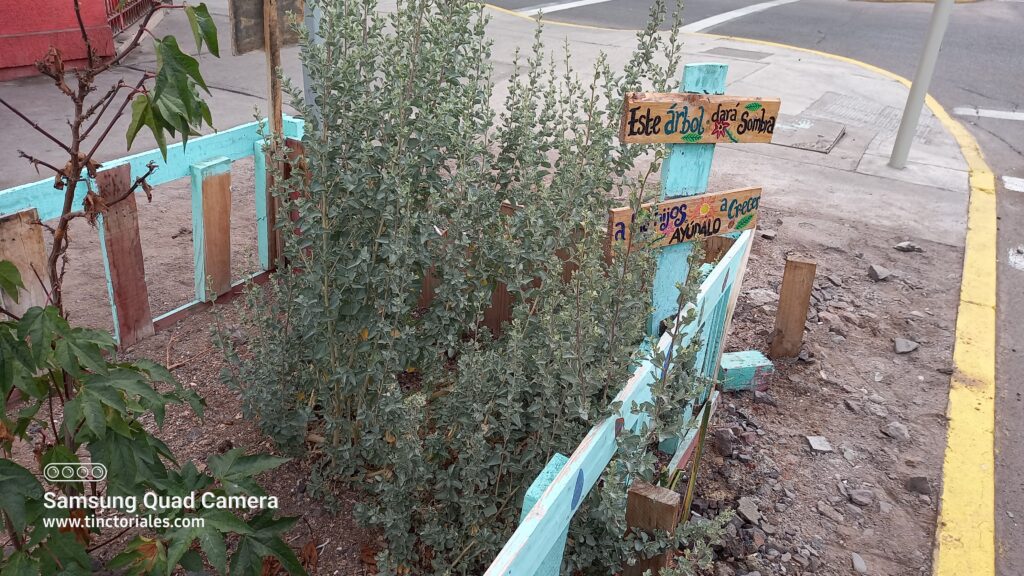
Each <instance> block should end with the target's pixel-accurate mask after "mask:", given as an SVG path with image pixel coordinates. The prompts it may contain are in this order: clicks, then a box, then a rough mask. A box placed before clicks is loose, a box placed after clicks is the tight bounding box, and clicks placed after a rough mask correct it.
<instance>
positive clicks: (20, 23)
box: [0, 0, 114, 80]
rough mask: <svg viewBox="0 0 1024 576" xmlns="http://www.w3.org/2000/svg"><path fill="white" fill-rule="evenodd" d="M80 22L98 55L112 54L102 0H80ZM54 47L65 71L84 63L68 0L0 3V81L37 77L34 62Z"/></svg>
mask: <svg viewBox="0 0 1024 576" xmlns="http://www.w3.org/2000/svg"><path fill="white" fill-rule="evenodd" d="M81 11H82V21H83V22H84V23H85V29H86V32H87V33H88V35H89V41H90V42H92V46H93V49H94V50H95V51H96V52H97V54H98V55H100V56H111V55H113V54H114V40H113V36H112V34H111V33H110V26H108V25H107V11H106V7H105V6H104V0H81ZM50 46H56V47H57V49H59V50H60V52H61V54H62V55H63V56H64V62H65V67H66V68H73V67H75V66H76V65H79V66H80V65H83V64H84V63H85V57H86V54H85V43H84V42H83V41H82V33H81V31H80V30H79V28H78V20H77V19H76V18H75V5H74V2H72V0H0V80H7V79H10V78H18V77H21V76H30V75H32V74H37V73H38V72H37V71H36V67H35V63H36V61H37V60H39V59H40V58H42V57H43V56H45V55H46V52H47V50H49V49H50Z"/></svg>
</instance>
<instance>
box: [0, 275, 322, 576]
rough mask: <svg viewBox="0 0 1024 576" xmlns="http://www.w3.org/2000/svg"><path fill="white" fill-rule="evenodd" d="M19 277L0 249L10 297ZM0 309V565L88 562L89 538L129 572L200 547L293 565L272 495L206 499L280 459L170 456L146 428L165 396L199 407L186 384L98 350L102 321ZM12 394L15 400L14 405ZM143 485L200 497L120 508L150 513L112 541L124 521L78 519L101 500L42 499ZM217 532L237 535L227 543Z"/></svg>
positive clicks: (97, 509) (154, 567) (158, 417)
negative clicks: (96, 324)
mask: <svg viewBox="0 0 1024 576" xmlns="http://www.w3.org/2000/svg"><path fill="white" fill-rule="evenodd" d="M22 286H23V284H22V279H21V275H20V274H19V273H18V270H17V268H15V267H14V266H12V265H11V264H10V263H9V262H6V261H0V288H2V291H3V293H4V294H5V295H6V296H7V297H8V298H10V299H11V300H14V301H17V299H18V289H19V288H21V287H22ZM0 317H6V318H8V319H6V320H4V321H0V452H2V456H3V457H2V458H0V512H2V523H3V525H4V528H5V532H6V534H7V542H6V543H5V545H4V547H3V552H2V555H0V572H2V573H3V574H8V573H10V574H74V573H81V574H87V573H91V572H92V571H93V568H94V562H95V561H96V560H95V559H94V558H93V557H91V556H90V552H92V551H95V550H98V549H100V548H102V547H104V546H106V545H107V544H108V543H110V542H120V544H121V547H122V548H123V550H122V551H121V552H120V553H118V554H116V555H115V556H114V557H113V559H112V560H111V561H110V563H109V565H108V567H109V568H110V569H120V570H123V571H125V572H126V573H131V574H170V573H171V572H172V571H173V570H174V569H175V567H177V566H181V567H183V568H185V569H188V570H202V569H203V568H204V560H203V558H202V556H200V555H199V550H201V551H202V552H203V553H204V554H205V555H206V562H207V563H208V564H209V566H210V567H211V568H213V569H214V570H215V571H216V572H217V573H220V574H224V573H226V572H227V569H228V566H229V557H230V568H231V571H232V573H236V574H255V573H259V572H260V571H261V569H262V567H263V559H264V558H267V557H273V558H275V559H276V560H277V561H278V562H279V563H280V565H281V566H282V567H283V568H285V569H286V570H287V571H288V572H289V573H290V574H302V573H304V571H303V569H302V566H301V565H300V564H299V562H298V560H297V558H296V557H295V554H294V552H293V551H292V550H291V549H290V548H289V547H288V546H287V545H286V544H285V543H284V541H283V540H281V533H282V532H283V531H284V530H286V529H288V528H289V527H290V526H291V525H292V523H293V522H294V521H295V519H294V518H275V517H274V515H273V510H271V509H266V510H261V511H260V512H259V513H257V514H255V515H251V517H249V518H246V515H245V514H237V513H235V512H234V511H232V510H230V509H227V508H224V507H222V506H220V505H219V501H218V498H222V497H237V496H253V497H256V498H258V497H260V496H266V494H265V493H264V492H263V490H262V489H261V488H260V487H259V485H258V484H257V483H256V482H255V481H254V477H255V476H256V475H257V474H260V473H262V472H265V471H267V470H271V469H273V468H276V467H277V466H279V465H280V464H282V463H283V462H285V461H286V459H284V458H278V457H272V456H267V455H249V456H247V455H244V454H242V453H241V451H240V449H234V450H231V451H229V452H226V453H224V454H220V455H214V456H211V457H210V458H209V459H208V460H207V465H206V471H204V472H200V471H199V470H198V469H197V467H196V466H195V465H194V464H193V463H191V462H188V463H186V464H185V465H183V466H179V465H178V463H177V461H176V459H175V457H174V454H173V453H172V452H171V450H170V448H168V447H167V445H166V444H165V443H164V442H162V441H161V440H160V439H159V438H158V437H157V436H156V435H154V434H153V433H152V432H151V431H150V428H151V427H152V426H153V425H155V426H156V427H157V428H160V427H162V425H163V421H164V417H165V414H166V410H167V408H168V407H169V406H171V405H174V404H187V405H188V406H190V407H191V409H192V410H193V411H195V413H196V414H198V415H200V416H201V415H202V412H203V406H204V404H203V401H202V399H200V397H199V396H198V395H197V394H196V393H195V392H194V391H192V390H190V389H188V388H184V387H182V386H181V384H180V383H178V382H177V381H176V380H175V379H174V377H173V376H172V375H171V374H170V372H168V371H167V370H166V369H165V368H163V367H162V366H159V365H157V364H155V363H153V362H149V361H145V360H140V361H136V362H115V361H111V360H109V358H110V357H112V356H113V355H114V351H115V345H114V341H113V339H112V338H111V337H110V335H109V334H107V333H106V332H102V331H97V330H87V329H84V328H75V327H72V326H70V325H69V324H68V322H67V321H66V320H65V319H64V318H63V317H61V316H60V314H59V312H58V310H57V309H56V308H55V307H53V306H47V307H46V308H40V307H33V308H30V309H29V310H28V311H26V312H25V313H24V314H23V315H22V316H20V317H16V316H15V315H14V314H12V313H11V312H9V311H6V310H4V309H3V308H2V307H0ZM15 394H17V395H18V396H19V397H20V400H19V401H18V402H17V403H16V404H15V405H12V404H11V399H12V398H13V397H14V395H15ZM149 422H152V424H149ZM16 443H21V446H22V447H26V446H30V447H31V454H32V455H33V456H32V457H29V458H28V460H30V461H33V462H32V464H33V465H34V466H35V467H38V472H37V473H33V472H32V471H31V470H30V469H29V468H26V465H28V463H27V462H25V461H24V460H23V461H22V462H20V463H19V462H18V461H16V460H15V458H14V448H15V444H16ZM22 452H23V453H24V452H25V451H24V450H23V451H22ZM85 453H88V454H89V460H88V461H85V460H83V459H82V458H83V456H84V454H85ZM93 464H102V465H103V466H104V467H105V468H104V469H105V471H106V472H105V474H104V475H102V476H104V477H103V478H102V482H100V481H98V480H97V479H96V476H95V475H94V476H92V477H82V476H74V477H72V478H68V477H66V476H64V477H62V476H59V475H57V476H55V475H53V474H52V473H51V472H50V471H51V470H54V467H68V465H71V467H70V468H69V469H71V470H78V469H80V468H81V467H82V466H85V468H84V469H87V470H93V468H92V465H93ZM79 465H81V466H79ZM57 469H58V470H60V469H62V468H57ZM37 474H38V475H39V476H40V477H41V478H42V481H40V480H39V479H37ZM69 480H70V481H69ZM147 493H148V494H150V495H155V496H160V497H185V496H188V495H190V494H197V495H198V497H197V498H196V502H195V503H194V504H188V505H186V506H182V507H176V506H168V507H166V508H164V507H160V508H157V509H151V510H143V509H142V508H141V507H139V508H136V507H135V506H132V507H131V508H133V509H129V510H126V511H122V512H121V514H125V515H128V516H137V517H138V518H139V519H141V520H144V524H147V525H149V526H151V527H152V528H151V529H149V530H142V531H137V532H138V533H137V535H136V536H135V538H134V539H132V540H130V541H124V540H125V539H126V538H127V536H125V535H126V534H127V533H128V532H129V530H128V529H125V530H104V529H100V528H92V527H90V526H89V525H88V521H90V520H91V521H94V524H95V521H96V520H97V519H98V518H99V517H101V516H104V515H105V513H104V512H103V511H101V508H102V506H97V505H94V504H90V503H88V502H85V503H81V504H79V503H76V502H75V501H74V500H67V502H68V505H66V506H61V505H56V504H55V505H51V504H53V503H57V504H59V503H60V502H62V500H60V498H68V497H81V496H91V497H92V498H101V497H107V498H120V499H121V500H120V501H121V502H127V501H128V500H126V499H132V500H131V501H132V502H136V503H140V502H145V498H146V495H147ZM151 497H152V496H151ZM122 536H124V538H122ZM228 539H232V540H234V541H235V544H234V545H233V546H232V550H231V552H230V555H229V553H228V547H227V540H228ZM194 543H198V545H194Z"/></svg>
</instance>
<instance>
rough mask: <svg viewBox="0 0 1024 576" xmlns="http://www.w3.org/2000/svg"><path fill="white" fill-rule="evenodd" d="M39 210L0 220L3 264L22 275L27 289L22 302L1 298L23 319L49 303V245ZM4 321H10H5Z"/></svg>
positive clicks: (32, 209) (19, 299)
mask: <svg viewBox="0 0 1024 576" xmlns="http://www.w3.org/2000/svg"><path fill="white" fill-rule="evenodd" d="M38 221H39V216H38V215H37V212H36V209H35V208H30V209H28V210H23V211H21V212H16V213H14V214H8V215H6V216H0V260H8V261H9V262H11V263H12V264H14V266H15V267H16V268H17V269H18V272H20V273H21V282H22V284H24V285H25V289H24V290H22V291H21V292H20V293H19V294H18V301H17V302H13V301H12V300H11V299H10V298H8V297H6V296H4V295H3V294H0V303H3V305H4V308H5V309H7V310H9V311H10V312H11V313H13V314H17V315H18V316H21V315H23V314H24V313H25V311H26V310H28V309H29V308H32V307H33V306H46V305H47V304H48V303H49V296H47V291H48V290H49V286H50V280H49V278H50V275H49V274H48V273H47V272H46V244H45V243H44V242H43V229H42V227H41V226H39V225H38V224H34V222H38ZM3 319H4V320H9V318H6V317H4V318H3Z"/></svg>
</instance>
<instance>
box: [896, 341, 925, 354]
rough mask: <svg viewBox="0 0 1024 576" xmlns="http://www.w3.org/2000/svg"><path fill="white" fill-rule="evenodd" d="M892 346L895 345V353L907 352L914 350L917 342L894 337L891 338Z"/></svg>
mask: <svg viewBox="0 0 1024 576" xmlns="http://www.w3.org/2000/svg"><path fill="white" fill-rule="evenodd" d="M893 346H894V347H895V349H896V353H897V354H909V353H911V352H913V351H914V350H917V347H918V346H919V344H918V343H917V342H914V341H913V340H907V339H906V338H896V339H894V340H893Z"/></svg>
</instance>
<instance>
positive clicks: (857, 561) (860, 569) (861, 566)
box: [850, 552, 868, 574]
mask: <svg viewBox="0 0 1024 576" xmlns="http://www.w3.org/2000/svg"><path fill="white" fill-rule="evenodd" d="M850 559H851V560H853V569H854V571H856V572H857V574H867V573H868V565H867V563H865V562H864V559H863V558H861V557H860V554H857V553H856V552H853V553H851V554H850Z"/></svg>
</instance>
